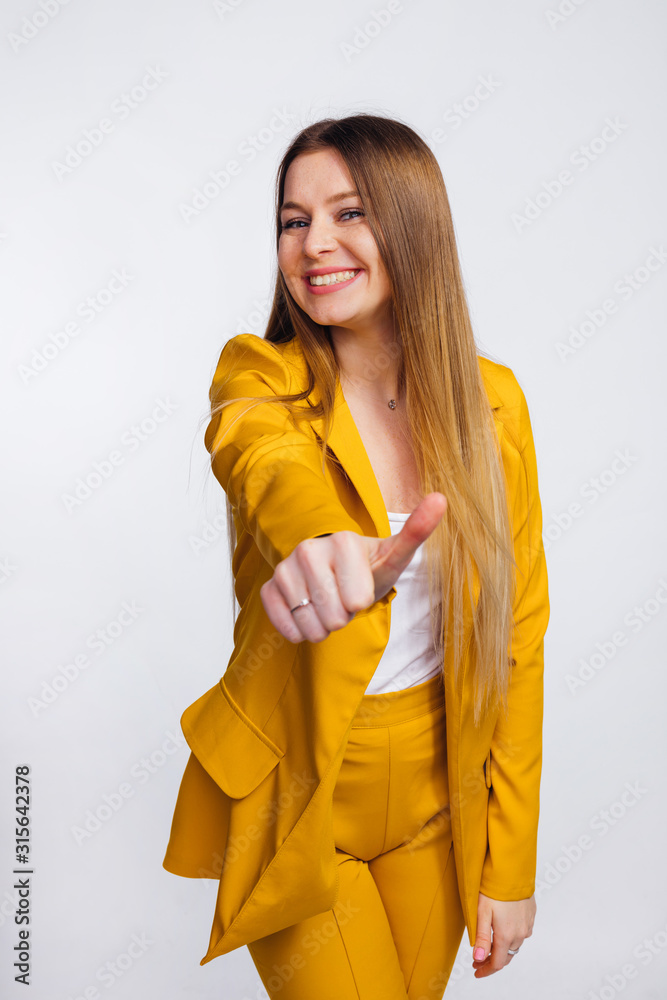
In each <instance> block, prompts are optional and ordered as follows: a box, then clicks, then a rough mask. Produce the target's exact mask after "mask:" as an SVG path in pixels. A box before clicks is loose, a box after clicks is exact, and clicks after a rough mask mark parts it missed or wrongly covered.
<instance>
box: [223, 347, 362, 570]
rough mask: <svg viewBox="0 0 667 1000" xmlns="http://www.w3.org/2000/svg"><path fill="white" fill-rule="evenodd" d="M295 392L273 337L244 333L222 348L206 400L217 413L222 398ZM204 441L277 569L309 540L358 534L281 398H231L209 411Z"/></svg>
mask: <svg viewBox="0 0 667 1000" xmlns="http://www.w3.org/2000/svg"><path fill="white" fill-rule="evenodd" d="M291 391H292V389H291V385H290V375H289V369H288V366H287V364H286V362H285V361H284V359H283V358H282V356H281V354H280V351H278V350H277V348H276V347H275V346H274V345H273V344H272V343H271V342H270V341H267V340H264V339H263V338H261V337H257V336H255V335H254V334H247V333H242V334H239V335H238V336H235V337H232V338H231V339H230V340H229V341H227V343H226V344H225V346H224V348H223V349H222V353H221V354H220V358H219V361H218V364H217V367H216V370H215V374H214V376H213V383H212V385H211V388H210V391H209V399H210V402H211V410H212V411H213V409H214V407H215V406H216V405H217V404H218V403H221V402H223V401H224V400H233V399H236V398H237V397H241V396H250V397H253V398H256V397H258V396H265V395H269V394H270V393H273V394H275V395H282V394H286V393H290V392H291ZM204 443H205V446H206V449H207V451H208V452H209V454H210V455H211V465H212V468H213V472H214V474H215V477H216V479H217V480H218V481H219V483H220V484H221V486H222V488H223V490H224V491H225V493H226V494H227V497H228V498H229V500H230V503H231V504H232V507H234V508H235V509H236V511H237V512H238V516H239V518H240V520H241V523H242V524H243V526H244V528H245V529H246V531H248V532H249V533H250V534H251V535H252V536H253V538H254V539H255V542H256V544H257V546H258V548H259V550H260V552H261V553H262V555H263V557H264V558H265V559H266V561H267V562H268V563H270V565H271V566H272V567H273V568H274V569H275V567H276V565H277V564H278V563H279V562H281V561H282V560H283V559H286V558H287V556H288V555H289V554H290V553H291V552H292V551H293V550H294V549H295V548H296V546H297V545H298V544H299V542H301V541H304V540H305V539H307V538H312V537H315V536H317V535H319V534H322V533H332V532H334V531H354V532H356V533H357V534H360V533H361V532H360V529H359V525H358V524H357V522H356V521H354V520H353V519H352V518H351V517H350V516H349V514H347V512H346V511H345V508H344V507H343V505H342V504H341V503H340V501H339V499H338V497H337V496H336V493H335V490H334V489H333V488H332V487H331V486H330V485H329V484H328V483H327V481H326V479H325V477H324V475H323V473H322V471H321V469H322V456H321V451H320V448H319V445H318V443H317V440H316V438H315V437H314V436H312V435H309V434H308V433H307V430H299V429H297V427H296V426H295V424H294V422H293V421H292V419H291V417H290V414H289V411H288V410H287V409H286V408H285V407H283V406H281V405H280V404H279V403H275V402H273V401H269V402H265V403H253V402H252V400H247V399H246V400H243V401H239V402H235V403H230V404H229V405H228V406H225V407H224V408H223V409H222V410H221V411H220V412H218V413H217V414H215V415H213V413H212V416H211V420H210V422H209V424H208V427H207V429H206V433H205V435H204Z"/></svg>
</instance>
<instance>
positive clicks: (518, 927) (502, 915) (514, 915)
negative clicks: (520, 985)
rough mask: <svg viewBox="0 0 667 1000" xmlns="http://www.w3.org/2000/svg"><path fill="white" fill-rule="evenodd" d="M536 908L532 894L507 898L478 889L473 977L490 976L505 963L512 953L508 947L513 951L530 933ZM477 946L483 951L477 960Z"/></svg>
mask: <svg viewBox="0 0 667 1000" xmlns="http://www.w3.org/2000/svg"><path fill="white" fill-rule="evenodd" d="M536 911H537V903H536V902H535V896H534V895H532V896H530V898H529V899H518V900H512V901H509V900H501V899H491V897H490V896H485V895H484V893H483V892H480V894H479V902H478V903H477V936H476V938H475V947H474V948H473V963H472V964H473V968H474V969H475V978H476V979H482V977H483V976H492V975H493V973H494V972H499V971H500V969H504V968H505V966H506V965H509V963H510V962H511V961H512V959H513V958H514V955H510V954H508V952H509V951H510V949H511V950H512V951H516V950H517V949H518V948H520V947H521V945H522V944H523V942H524V940H525V939H526V938H527V937H530V935H531V934H532V933H533V923H534V921H535V913H536ZM491 931H493V938H492V935H491ZM478 948H482V949H483V950H484V957H483V958H482V959H480V960H479V961H478V960H477V959H476V958H475V953H476V952H477V949H478Z"/></svg>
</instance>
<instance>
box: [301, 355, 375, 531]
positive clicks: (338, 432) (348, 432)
mask: <svg viewBox="0 0 667 1000" xmlns="http://www.w3.org/2000/svg"><path fill="white" fill-rule="evenodd" d="M285 349H286V351H287V350H288V351H289V354H290V357H291V358H292V359H293V360H294V362H295V363H296V365H297V367H298V370H299V378H298V382H297V385H293V386H292V389H291V391H292V392H294V391H296V390H297V388H298V386H304V385H305V383H306V364H305V359H304V357H303V353H302V351H301V347H300V344H299V343H298V341H297V338H296V337H295V338H294V339H293V340H291V341H290V342H289V344H287V345H285ZM309 399H310V401H311V402H312V404H313V405H314V406H317V404H318V403H319V402H320V400H321V395H320V390H319V387H318V386H317V385H316V386H315V388H314V389H313V390H312V392H311V393H310V396H309ZM310 424H311V426H312V428H313V430H314V431H315V432H316V434H317V435H318V436H319V437H320V439H322V440H323V439H324V420H323V418H322V417H319V418H318V419H316V420H312V421H310ZM327 446H328V447H329V448H330V449H331V451H332V452H333V453H334V455H335V456H336V458H337V459H338V461H339V462H340V464H341V465H342V467H343V470H344V472H345V475H346V476H347V477H348V479H349V480H350V481H351V483H352V485H353V486H354V488H355V490H356V491H357V493H358V494H359V496H360V498H361V501H362V503H363V505H364V507H365V508H366V510H367V511H368V513H369V514H370V516H371V519H372V521H373V524H374V525H375V529H376V531H377V537H378V538H388V537H389V536H390V535H391V529H390V527H389V518H388V517H387V508H386V507H385V505H384V498H383V496H382V493H381V491H380V487H379V485H378V481H377V478H376V476H375V472H374V471H373V466H372V465H371V463H370V459H369V458H368V453H367V451H366V448H365V446H364V443H363V441H362V439H361V435H360V434H359V431H358V430H357V425H356V423H355V422H354V417H353V416H352V411H351V410H350V408H349V406H348V405H347V402H346V400H345V396H344V394H343V389H342V386H341V384H340V379H339V378H338V376H336V398H335V401H334V412H333V418H332V424H331V429H330V432H329V438H328V440H327Z"/></svg>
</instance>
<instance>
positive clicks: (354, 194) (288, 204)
mask: <svg viewBox="0 0 667 1000" xmlns="http://www.w3.org/2000/svg"><path fill="white" fill-rule="evenodd" d="M358 197H359V192H358V191H341V192H339V194H332V195H331V197H330V198H327V199H326V201H325V205H331V204H332V203H333V202H335V201H343V200H344V199H345V198H358ZM286 208H303V205H300V204H299V202H298V201H284V202H283V203H282V205H281V206H280V211H281V212H282V211H284V210H285V209H286Z"/></svg>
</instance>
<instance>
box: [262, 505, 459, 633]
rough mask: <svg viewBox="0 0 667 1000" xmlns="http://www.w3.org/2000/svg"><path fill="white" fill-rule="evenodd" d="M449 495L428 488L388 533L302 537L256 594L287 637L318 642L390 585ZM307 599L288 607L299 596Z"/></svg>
mask: <svg viewBox="0 0 667 1000" xmlns="http://www.w3.org/2000/svg"><path fill="white" fill-rule="evenodd" d="M446 509H447V500H446V498H445V497H444V496H443V494H442V493H429V494H428V495H427V496H425V497H424V499H423V500H422V501H421V502H420V503H419V504H418V506H417V507H415V509H414V510H413V511H412V513H411V514H410V517H409V518H408V519H407V521H406V522H405V524H404V525H403V527H402V528H401V530H400V531H399V532H398V534H396V535H391V536H390V537H389V538H370V537H367V536H366V535H358V534H357V533H356V532H354V531H336V532H334V533H333V534H331V535H324V536H320V537H319V538H308V539H306V540H305V541H303V542H300V543H299V544H298V545H297V547H296V548H295V549H294V551H293V552H291V553H290V554H289V556H288V557H287V558H286V559H283V560H282V562H279V563H278V565H277V566H276V568H275V570H274V573H273V576H272V577H271V579H270V580H268V581H267V582H266V583H265V584H264V586H263V587H262V589H261V590H260V595H261V598H262V603H263V605H264V608H265V610H266V613H267V615H268V616H269V619H270V621H271V623H272V624H273V625H274V626H275V628H277V629H278V631H279V632H280V634H281V635H283V636H284V637H285V638H286V639H288V640H289V641H290V642H294V643H297V642H303V641H304V640H307V641H308V642H322V640H323V639H326V638H327V636H329V635H330V634H331V632H334V631H335V630H336V629H339V628H344V627H345V625H348V624H349V622H351V621H352V619H353V618H354V616H355V614H356V613H357V611H362V610H363V609H364V608H368V607H370V605H371V604H374V603H375V602H376V601H379V600H380V598H381V597H384V595H385V594H386V593H387V591H388V590H390V589H391V588H392V587H393V586H394V584H395V583H396V581H397V580H398V578H399V576H400V575H401V573H402V572H403V570H404V569H405V568H406V566H407V565H408V564H409V563H410V560H411V559H412V557H413V556H414V554H415V552H416V551H417V549H418V548H419V546H420V545H421V544H422V542H424V541H425V540H426V539H427V538H428V536H429V535H430V534H431V532H432V531H434V530H435V528H436V527H437V525H438V524H439V522H440V519H441V518H442V516H443V514H444V513H445V510H446ZM304 598H309V599H310V601H312V603H311V604H308V605H306V606H305V607H300V608H298V609H297V610H296V611H295V612H294V613H293V614H292V612H291V611H290V609H291V608H294V607H295V606H296V605H297V604H298V603H299V601H301V600H303V599H304Z"/></svg>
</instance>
